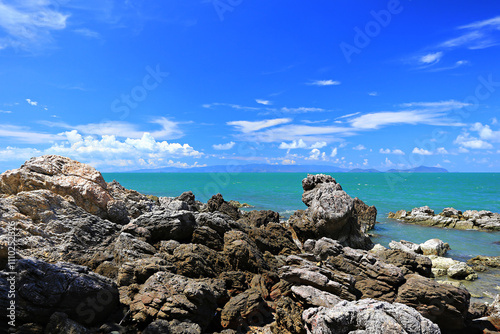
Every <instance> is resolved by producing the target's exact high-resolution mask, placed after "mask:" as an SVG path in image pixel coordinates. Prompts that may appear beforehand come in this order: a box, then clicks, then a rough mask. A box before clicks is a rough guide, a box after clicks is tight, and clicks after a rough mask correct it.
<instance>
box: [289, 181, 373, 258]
mask: <svg viewBox="0 0 500 334" xmlns="http://www.w3.org/2000/svg"><path fill="white" fill-rule="evenodd" d="M302 188H303V189H304V193H303V194H302V202H304V204H305V205H307V206H308V208H307V209H306V210H305V211H302V210H299V211H297V212H295V213H294V214H293V215H292V216H291V217H290V219H289V220H288V223H289V224H290V226H291V228H292V229H293V231H294V232H295V233H296V235H297V237H298V239H299V240H300V241H301V242H305V241H306V240H307V239H319V238H321V237H328V238H332V239H336V240H338V241H339V242H340V243H342V244H343V245H346V246H350V247H354V248H361V249H370V248H371V246H372V245H373V244H372V242H371V240H370V238H369V237H368V236H367V235H366V233H365V232H364V231H366V230H367V229H368V227H367V224H368V225H369V224H371V222H373V221H374V220H375V219H376V209H375V208H374V207H371V208H369V207H368V206H366V205H365V204H364V203H363V202H362V201H361V200H354V199H352V198H351V197H350V196H349V195H348V194H347V193H346V192H345V191H343V190H342V187H341V186H340V184H338V183H337V182H336V181H335V179H334V178H333V177H331V176H329V175H323V174H319V175H308V176H307V178H305V179H304V180H302Z"/></svg>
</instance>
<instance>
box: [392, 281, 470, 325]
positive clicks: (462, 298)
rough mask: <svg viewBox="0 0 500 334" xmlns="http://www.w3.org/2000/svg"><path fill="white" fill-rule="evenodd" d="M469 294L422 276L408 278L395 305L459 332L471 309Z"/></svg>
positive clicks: (399, 292)
mask: <svg viewBox="0 0 500 334" xmlns="http://www.w3.org/2000/svg"><path fill="white" fill-rule="evenodd" d="M469 300H470V294H469V292H468V291H467V290H465V289H460V288H457V287H454V286H452V285H449V284H439V283H437V282H435V281H433V280H431V279H429V278H425V277H422V276H420V275H409V276H407V281H406V283H405V284H404V285H403V286H401V287H400V288H399V291H398V296H397V298H396V302H398V303H403V304H406V305H408V306H411V307H413V308H415V309H416V310H417V311H419V312H420V313H421V314H422V315H423V316H424V317H426V318H427V319H429V320H431V321H432V322H435V323H436V324H438V325H439V327H440V328H441V329H442V330H460V329H462V328H463V327H464V321H465V318H466V316H467V310H468V309H469Z"/></svg>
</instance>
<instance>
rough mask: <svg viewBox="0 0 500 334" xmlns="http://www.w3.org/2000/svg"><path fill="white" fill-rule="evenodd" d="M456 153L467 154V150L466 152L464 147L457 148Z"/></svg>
mask: <svg viewBox="0 0 500 334" xmlns="http://www.w3.org/2000/svg"><path fill="white" fill-rule="evenodd" d="M458 152H459V153H469V150H468V149H466V148H465V147H459V148H458Z"/></svg>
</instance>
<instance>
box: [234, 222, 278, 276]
mask: <svg viewBox="0 0 500 334" xmlns="http://www.w3.org/2000/svg"><path fill="white" fill-rule="evenodd" d="M224 254H226V255H227V257H228V261H229V263H230V265H231V266H232V267H233V269H234V270H248V271H250V272H253V273H259V272H262V271H263V270H269V265H268V264H267V263H266V261H265V260H264V257H263V255H262V253H261V252H260V251H259V249H258V247H257V245H256V244H255V242H254V241H253V240H251V239H250V238H249V237H248V235H246V234H245V233H243V232H241V231H229V232H226V233H225V234H224Z"/></svg>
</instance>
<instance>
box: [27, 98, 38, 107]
mask: <svg viewBox="0 0 500 334" xmlns="http://www.w3.org/2000/svg"><path fill="white" fill-rule="evenodd" d="M26 102H28V104H30V105H32V106H36V105H38V102H36V101H32V100H31V99H26Z"/></svg>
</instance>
